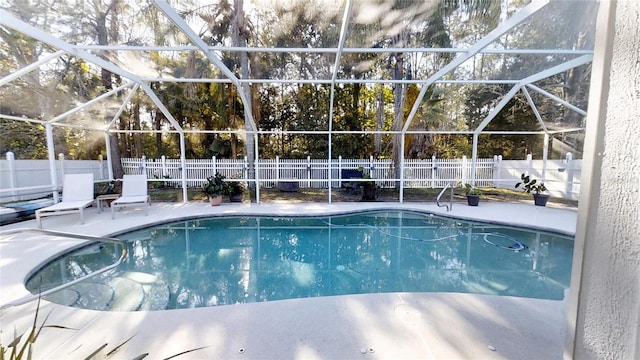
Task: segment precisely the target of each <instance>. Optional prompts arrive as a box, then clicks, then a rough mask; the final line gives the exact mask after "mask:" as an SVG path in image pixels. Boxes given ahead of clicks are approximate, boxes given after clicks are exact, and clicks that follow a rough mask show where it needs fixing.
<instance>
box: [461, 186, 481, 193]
mask: <svg viewBox="0 0 640 360" xmlns="http://www.w3.org/2000/svg"><path fill="white" fill-rule="evenodd" d="M464 192H465V194H466V195H482V190H480V189H479V188H478V187H476V186H475V185H471V184H470V183H465V184H464Z"/></svg>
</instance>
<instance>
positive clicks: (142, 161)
mask: <svg viewBox="0 0 640 360" xmlns="http://www.w3.org/2000/svg"><path fill="white" fill-rule="evenodd" d="M138 171H139V174H146V173H147V157H146V156H144V155H142V158H141V159H140V166H138Z"/></svg>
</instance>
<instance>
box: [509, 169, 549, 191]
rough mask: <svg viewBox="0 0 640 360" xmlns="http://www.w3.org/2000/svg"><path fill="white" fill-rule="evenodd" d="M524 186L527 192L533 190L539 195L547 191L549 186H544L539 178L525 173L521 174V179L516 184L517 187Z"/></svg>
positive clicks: (523, 188)
mask: <svg viewBox="0 0 640 360" xmlns="http://www.w3.org/2000/svg"><path fill="white" fill-rule="evenodd" d="M519 187H522V190H523V191H524V192H526V193H527V194H529V193H531V192H533V193H534V194H536V195H539V194H540V193H542V192H545V191H547V187H546V186H544V183H543V182H538V180H536V179H533V178H532V177H531V176H529V175H525V174H524V173H522V175H520V181H519V182H518V183H517V184H516V186H515V188H516V189H518V188H519Z"/></svg>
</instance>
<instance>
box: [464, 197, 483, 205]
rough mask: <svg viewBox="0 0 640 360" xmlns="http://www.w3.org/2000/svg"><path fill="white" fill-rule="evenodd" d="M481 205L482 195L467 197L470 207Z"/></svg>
mask: <svg viewBox="0 0 640 360" xmlns="http://www.w3.org/2000/svg"><path fill="white" fill-rule="evenodd" d="M479 203H480V195H467V204H469V206H478V204H479Z"/></svg>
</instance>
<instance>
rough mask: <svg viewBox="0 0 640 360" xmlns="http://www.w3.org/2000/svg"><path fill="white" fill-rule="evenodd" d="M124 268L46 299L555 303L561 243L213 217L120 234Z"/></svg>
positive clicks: (117, 304)
mask: <svg viewBox="0 0 640 360" xmlns="http://www.w3.org/2000/svg"><path fill="white" fill-rule="evenodd" d="M118 238H120V239H123V240H127V242H128V259H127V261H125V263H123V264H122V265H120V266H119V267H118V268H117V269H116V270H113V271H110V272H109V273H107V274H105V275H104V276H102V275H101V276H100V277H96V278H93V279H91V280H89V281H88V282H85V283H80V284H76V285H73V286H72V287H70V288H68V289H65V290H63V291H60V292H58V293H56V294H53V295H51V296H48V297H47V299H48V300H50V301H53V302H56V303H60V304H64V305H68V306H76V307H82V308H88V309H98V310H120V311H135V310H164V309H180V308H192V307H205V306H219V305H229V304H238V303H247V302H261V301H273V300H282V299H289V298H301V297H315V296H332V295H346V294H358V293H377V292H464V293H478V294H493V295H506V296H519V297H532V298H544V299H562V298H563V297H564V293H565V290H566V289H567V288H568V286H569V279H570V272H571V256H572V252H573V240H572V238H570V237H567V236H563V235H558V234H553V233H548V232H542V231H534V230H528V229H522V228H519V229H517V228H513V227H507V226H502V225H494V224H488V223H479V222H469V221H462V220H457V219H452V218H446V217H440V216H434V215H431V214H426V213H421V212H415V211H402V210H385V211H382V210H376V211H366V212H360V213H352V214H345V215H332V216H323V217H318V216H316V217H273V216H270V217H264V216H258V217H253V216H252V217H245V216H233V217H215V218H207V219H192V220H183V221H178V222H173V223H168V224H163V225H157V226H153V227H148V228H144V229H140V230H136V231H133V232H129V233H126V234H122V235H120V236H118ZM119 255H120V251H119V249H118V246H117V245H115V244H107V243H105V244H98V245H92V246H89V247H85V248H82V249H80V250H76V251H74V252H72V253H70V254H68V255H65V256H63V257H61V258H58V259H56V260H54V261H52V262H50V263H48V264H47V265H46V266H44V267H42V268H41V269H40V270H39V271H38V272H36V273H35V275H33V276H32V277H31V278H30V279H29V280H28V282H27V288H28V289H29V290H30V291H32V292H34V293H37V292H38V291H39V289H47V288H51V287H53V286H56V285H59V284H61V283H65V282H68V281H70V280H73V279H75V278H78V277H80V276H82V275H83V274H86V273H88V272H91V271H94V270H97V269H99V268H100V267H102V266H105V265H108V264H110V263H112V262H114V260H115V259H116V258H117V257H118V256H119Z"/></svg>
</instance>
